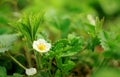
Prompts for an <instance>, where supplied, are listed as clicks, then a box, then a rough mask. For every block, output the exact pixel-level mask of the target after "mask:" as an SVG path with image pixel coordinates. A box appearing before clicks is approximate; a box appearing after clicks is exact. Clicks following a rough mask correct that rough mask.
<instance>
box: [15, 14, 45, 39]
mask: <svg viewBox="0 0 120 77" xmlns="http://www.w3.org/2000/svg"><path fill="white" fill-rule="evenodd" d="M42 17H43V14H34V15H33V14H31V15H24V16H23V17H22V18H21V19H20V20H19V21H18V23H17V26H18V29H19V30H20V31H21V33H22V34H23V35H24V36H25V37H26V38H27V39H28V40H29V41H33V40H35V37H36V34H37V31H38V28H39V26H40V24H41V23H42V21H43V18H42Z"/></svg>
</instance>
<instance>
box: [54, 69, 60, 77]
mask: <svg viewBox="0 0 120 77" xmlns="http://www.w3.org/2000/svg"><path fill="white" fill-rule="evenodd" d="M61 76H62V75H61V71H60V70H59V69H58V70H57V71H56V73H55V77H61Z"/></svg>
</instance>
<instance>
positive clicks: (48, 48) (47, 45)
mask: <svg viewBox="0 0 120 77" xmlns="http://www.w3.org/2000/svg"><path fill="white" fill-rule="evenodd" d="M50 48H51V44H50V43H46V52H47V51H49V50H50Z"/></svg>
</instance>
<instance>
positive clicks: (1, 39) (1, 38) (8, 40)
mask: <svg viewBox="0 0 120 77" xmlns="http://www.w3.org/2000/svg"><path fill="white" fill-rule="evenodd" d="M16 40H17V35H16V34H6V35H0V53H4V52H5V51H8V50H9V49H10V48H11V47H12V44H13V43H14V42H15V41H16Z"/></svg>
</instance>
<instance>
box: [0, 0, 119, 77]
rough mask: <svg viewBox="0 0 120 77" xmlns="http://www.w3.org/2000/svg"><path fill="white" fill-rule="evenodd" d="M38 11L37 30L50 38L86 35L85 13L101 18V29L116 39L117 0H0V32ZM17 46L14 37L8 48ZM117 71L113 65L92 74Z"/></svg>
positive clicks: (105, 76) (112, 75)
mask: <svg viewBox="0 0 120 77" xmlns="http://www.w3.org/2000/svg"><path fill="white" fill-rule="evenodd" d="M39 12H44V23H43V24H42V25H41V26H40V30H39V32H42V33H43V34H46V36H48V37H49V38H50V39H51V40H52V41H56V40H58V39H61V38H66V37H67V36H68V34H70V33H76V34H78V35H82V36H84V37H85V38H87V37H88V35H87V32H88V31H89V28H90V27H88V26H86V24H90V22H89V19H88V16H89V15H90V16H92V17H93V19H95V18H96V17H99V18H100V19H102V18H104V24H103V29H104V30H105V31H108V32H111V33H112V34H113V35H114V36H115V35H116V36H118V38H117V39H118V40H120V37H119V35H120V0H0V35H3V34H14V33H17V32H18V30H17V27H16V25H14V23H15V22H16V21H18V20H19V19H20V18H21V17H22V15H23V14H28V15H29V14H31V13H39ZM114 36H111V37H113V38H114ZM112 42H113V41H112ZM21 48H22V43H21V41H18V42H17V45H16V46H15V49H12V52H14V53H19V51H20V50H21ZM118 66H120V65H118ZM8 69H9V68H8ZM119 73H120V70H119V71H116V69H111V68H108V69H107V70H106V69H101V70H99V71H97V72H95V73H93V77H119V76H120V74H119Z"/></svg>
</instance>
